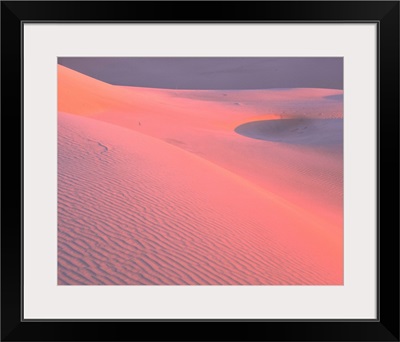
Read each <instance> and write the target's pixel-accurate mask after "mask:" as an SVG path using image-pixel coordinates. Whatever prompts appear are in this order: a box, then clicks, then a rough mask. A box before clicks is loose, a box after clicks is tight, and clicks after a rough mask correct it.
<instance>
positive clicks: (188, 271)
mask: <svg viewBox="0 0 400 342" xmlns="http://www.w3.org/2000/svg"><path fill="white" fill-rule="evenodd" d="M58 71H59V75H58V87H59V88H58V90H59V104H58V106H59V108H58V109H59V133H58V136H59V148H58V165H59V168H58V173H59V176H58V180H59V184H58V191H59V192H58V203H59V204H58V205H59V214H58V219H59V223H58V225H59V226H58V229H59V234H58V239H59V241H58V258H59V268H58V271H59V272H58V283H59V284H60V285H66V284H79V285H83V284H92V285H101V284H114V285H115V284H121V285H122V284H132V285H139V284H159V285H187V284H191V285H208V284H225V285H229V284H232V285H233V284H246V285H249V284H258V285H259V284H263V285H268V284H271V285H273V284H288V285H289V284H293V285H295V284H342V283H343V268H342V263H343V241H342V237H343V227H342V214H343V211H342V194H343V191H342V188H343V181H342V178H343V176H342V168H343V164H342V141H341V140H342V135H341V126H342V100H341V98H340V95H341V93H342V92H341V91H339V90H330V89H274V90H251V91H240V90H239V91H238V90H235V91H220V90H219V91H209V90H206V91H195V90H164V89H146V88H135V87H120V86H112V85H109V84H106V83H103V82H100V81H98V80H95V79H92V78H90V77H87V76H85V75H82V74H79V73H77V72H75V71H72V70H70V69H67V68H65V67H62V66H59V70H58Z"/></svg>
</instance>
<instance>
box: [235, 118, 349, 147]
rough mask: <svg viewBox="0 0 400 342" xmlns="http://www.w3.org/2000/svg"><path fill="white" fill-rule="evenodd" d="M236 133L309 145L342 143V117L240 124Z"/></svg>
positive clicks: (320, 145)
mask: <svg viewBox="0 0 400 342" xmlns="http://www.w3.org/2000/svg"><path fill="white" fill-rule="evenodd" d="M235 132H236V133H237V134H240V135H243V136H245V137H248V138H252V139H258V140H266V141H272V142H280V143H286V144H296V145H309V146H317V147H318V146H319V147H324V146H326V147H327V146H335V145H342V144H343V119H308V118H299V119H281V120H262V121H253V122H248V123H245V124H242V125H240V126H238V127H236V128H235Z"/></svg>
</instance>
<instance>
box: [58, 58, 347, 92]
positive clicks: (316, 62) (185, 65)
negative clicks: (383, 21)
mask: <svg viewBox="0 0 400 342" xmlns="http://www.w3.org/2000/svg"><path fill="white" fill-rule="evenodd" d="M58 63H59V64H61V65H63V66H66V67H68V68H70V69H73V70H76V71H78V72H80V73H83V74H85V75H88V76H90V77H93V78H96V79H98V80H101V81H103V82H107V83H110V84H115V85H126V86H136V87H149V88H169V89H223V90H228V89H271V88H333V89H343V58H341V57H59V58H58Z"/></svg>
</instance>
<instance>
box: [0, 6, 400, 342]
mask: <svg viewBox="0 0 400 342" xmlns="http://www.w3.org/2000/svg"><path fill="white" fill-rule="evenodd" d="M61 21H73V22H122V21H127V22H205V23H207V22H220V23H222V24H223V23H228V22H235V23H240V22H271V21H279V22H294V21H296V22H329V21H333V22H348V23H362V22H376V23H377V24H378V30H379V39H378V71H379V74H378V111H377V112H378V137H379V139H378V165H377V169H378V201H377V202H378V222H377V229H378V237H379V238H378V251H379V260H378V262H379V264H378V270H379V272H378V285H379V286H378V298H379V303H378V319H377V320H361V319H360V320H329V321H328V320H238V319H235V320H228V319H226V320H189V319H188V320H121V321H118V320H89V319H86V320H64V321H61V320H47V321H44V320H29V321H26V320H24V319H23V317H22V291H21V290H22V267H23V264H22V260H23V259H22V248H21V246H22V243H21V241H22V239H23V236H22V229H21V227H22V223H23V206H22V203H23V201H22V200H23V181H22V180H23V177H22V176H23V159H22V156H23V150H22V147H23V143H22V142H23V140H22V139H23V121H22V108H23V103H22V92H21V91H22V76H23V74H22V73H23V70H22V67H21V65H22V54H21V48H22V39H23V37H22V34H21V33H22V32H21V31H22V27H23V23H24V22H61ZM1 48H2V49H1V51H2V52H1V123H2V125H1V126H2V128H1V161H2V168H1V339H2V340H3V341H76V340H80V341H129V340H143V341H170V340H175V341H183V340H187V341H201V340H204V341H210V340H215V341H228V340H232V341H254V340H263V341H399V2H398V1H276V2H275V1H256V2H226V1H221V2H219V1H215V2H197V1H193V2H188V1H185V2H169V1H168V2H167V1H161V2H141V1H112V2H111V1H86V2H85V1H2V2H1ZM217 323H218V324H217Z"/></svg>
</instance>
